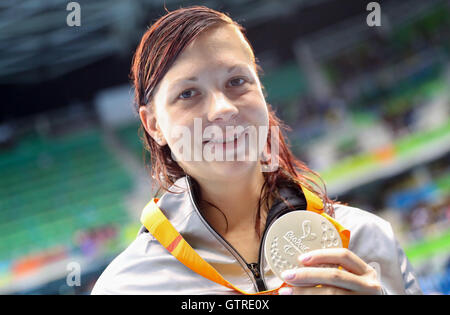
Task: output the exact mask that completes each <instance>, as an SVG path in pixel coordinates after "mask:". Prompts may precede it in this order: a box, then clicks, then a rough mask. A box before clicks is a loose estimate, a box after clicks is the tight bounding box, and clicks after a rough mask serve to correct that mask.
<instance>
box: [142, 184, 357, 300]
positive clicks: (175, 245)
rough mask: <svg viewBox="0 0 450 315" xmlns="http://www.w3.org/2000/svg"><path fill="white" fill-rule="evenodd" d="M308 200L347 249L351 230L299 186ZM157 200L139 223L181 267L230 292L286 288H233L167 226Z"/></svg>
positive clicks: (146, 210)
mask: <svg viewBox="0 0 450 315" xmlns="http://www.w3.org/2000/svg"><path fill="white" fill-rule="evenodd" d="M302 189H303V192H304V194H305V197H306V200H307V209H306V210H309V211H314V212H316V213H319V214H320V215H322V216H324V217H325V218H327V220H329V221H330V222H331V223H332V224H333V225H334V226H335V227H336V229H337V230H338V232H339V235H340V236H341V239H342V244H343V246H344V247H346V248H347V247H348V242H349V240H350V231H348V230H346V229H345V228H344V227H343V226H341V225H340V224H339V223H338V222H336V221H335V220H334V219H333V218H331V217H330V216H328V215H327V214H325V213H324V212H323V210H322V209H323V204H322V201H321V200H320V198H318V197H317V196H316V195H315V194H313V193H311V192H310V191H309V190H307V189H305V188H304V187H302ZM157 202H158V199H157V198H153V199H152V200H151V201H150V202H149V203H148V204H147V205H146V206H145V208H144V210H143V211H142V215H141V223H142V224H143V225H144V226H145V227H146V228H147V230H148V231H149V232H150V233H151V234H152V235H153V236H154V237H155V238H156V239H157V240H158V242H159V243H160V244H161V245H162V246H164V247H165V248H166V249H167V250H168V251H169V252H170V253H171V254H172V255H173V256H174V257H175V258H176V259H178V260H179V261H180V262H181V263H182V264H184V265H185V266H186V267H188V268H189V269H191V270H192V271H194V272H196V273H198V274H199V275H201V276H203V277H205V278H207V279H209V280H211V281H214V282H215V283H218V284H220V285H223V286H225V287H227V288H229V289H232V290H235V291H237V292H239V293H241V294H245V295H262V294H278V290H279V289H281V288H282V287H285V286H287V284H286V283H283V284H282V285H281V286H280V287H278V288H276V289H272V290H267V291H262V292H257V293H247V292H245V291H242V290H241V289H239V288H237V287H235V286H234V285H233V284H231V283H230V282H228V281H227V280H225V278H223V277H222V275H221V274H220V273H219V272H218V271H217V270H216V269H214V267H213V266H211V265H210V264H209V263H208V262H206V261H205V260H204V259H203V258H202V257H201V256H200V255H199V254H197V252H196V251H195V250H194V249H193V248H192V247H191V246H190V245H189V244H188V243H187V242H186V241H185V239H184V238H183V237H182V236H181V234H180V233H179V232H178V231H177V230H176V229H175V227H174V226H173V225H172V223H170V221H169V219H167V217H166V216H165V215H164V214H163V212H162V211H161V210H160V209H159V207H158V206H157V205H156V203H157Z"/></svg>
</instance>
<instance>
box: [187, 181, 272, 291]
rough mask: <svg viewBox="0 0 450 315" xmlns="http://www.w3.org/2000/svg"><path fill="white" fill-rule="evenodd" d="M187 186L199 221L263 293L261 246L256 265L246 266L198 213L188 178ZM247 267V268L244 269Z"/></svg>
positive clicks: (237, 254) (229, 245) (239, 256)
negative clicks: (249, 272) (249, 274)
mask: <svg viewBox="0 0 450 315" xmlns="http://www.w3.org/2000/svg"><path fill="white" fill-rule="evenodd" d="M187 184H188V188H189V196H190V198H191V202H192V204H193V205H194V208H195V210H196V211H197V213H198V215H199V217H200V219H201V220H202V222H203V224H204V225H205V226H206V228H207V229H208V230H209V231H210V232H211V233H212V234H214V236H215V237H216V238H217V239H218V240H219V241H220V242H221V243H222V245H224V246H225V247H226V248H227V249H228V250H229V251H230V252H231V254H232V255H233V256H234V258H236V260H237V261H238V262H239V264H240V265H241V266H242V267H244V270H245V269H248V270H250V271H251V274H252V275H253V277H250V279H251V280H252V282H253V285H254V286H255V289H256V290H257V291H258V292H260V291H265V290H266V285H265V283H264V280H263V279H262V277H261V270H260V262H259V260H260V259H259V258H260V257H261V247H262V245H261V244H260V246H259V255H258V256H259V258H258V263H252V264H248V263H247V262H246V261H245V259H244V257H242V256H241V254H239V252H238V251H237V250H236V249H235V248H234V247H233V246H232V245H231V244H230V243H228V241H227V240H226V239H224V238H223V237H222V236H221V235H220V234H219V233H217V232H216V231H215V230H214V228H213V227H212V226H210V225H209V224H208V222H206V221H205V219H204V218H203V215H202V214H201V213H200V211H199V210H198V207H197V204H196V203H195V201H194V198H193V196H192V186H191V183H190V180H189V178H187ZM245 267H247V268H245Z"/></svg>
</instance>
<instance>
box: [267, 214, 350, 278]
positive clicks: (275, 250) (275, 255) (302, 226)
mask: <svg viewBox="0 0 450 315" xmlns="http://www.w3.org/2000/svg"><path fill="white" fill-rule="evenodd" d="M339 247H342V240H341V238H340V236H339V233H338V231H337V230H336V228H335V227H334V225H333V224H331V222H329V221H328V220H327V219H326V218H325V217H323V216H321V215H319V214H317V213H314V212H310V211H292V212H289V213H287V214H285V215H283V216H282V217H280V218H278V219H277V220H276V221H275V222H274V223H273V224H272V225H271V226H270V228H269V230H268V232H267V235H266V238H265V242H264V252H265V257H266V261H267V263H268V264H269V266H270V268H271V269H272V271H273V272H274V273H275V274H276V275H277V276H278V277H279V278H280V279H282V277H281V274H282V273H283V271H285V270H288V269H294V268H296V267H298V266H299V263H298V261H297V258H298V256H300V255H301V254H304V253H307V252H309V251H311V250H315V249H320V248H339Z"/></svg>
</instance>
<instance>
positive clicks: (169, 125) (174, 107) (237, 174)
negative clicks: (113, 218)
mask: <svg viewBox="0 0 450 315" xmlns="http://www.w3.org/2000/svg"><path fill="white" fill-rule="evenodd" d="M243 31H244V30H243V28H242V27H241V26H240V25H238V24H237V23H235V22H234V21H233V20H231V19H230V18H229V17H228V16H227V15H225V14H223V13H220V12H217V11H214V10H211V9H208V8H206V7H200V6H195V7H189V8H183V9H178V10H176V11H173V12H170V13H168V14H166V15H165V16H163V17H161V18H160V19H159V20H158V21H156V22H155V23H154V24H153V26H152V27H151V28H150V29H148V30H147V32H146V33H145V34H144V35H143V37H142V40H141V43H140V45H139V46H138V48H137V51H136V53H135V56H134V60H133V66H132V77H133V81H134V86H135V98H136V103H137V110H138V113H139V116H140V119H141V122H142V126H143V129H144V137H143V138H144V142H145V144H146V149H147V150H148V151H149V152H150V154H151V160H152V161H151V162H152V163H151V165H152V173H153V178H154V179H155V180H156V181H157V182H158V183H159V185H160V187H161V188H163V189H164V190H165V191H166V192H165V194H164V195H163V196H162V197H161V198H160V199H159V201H157V203H156V205H155V204H153V205H152V209H156V208H158V209H160V210H161V211H162V213H163V214H164V215H165V216H166V217H167V219H168V220H169V222H170V223H171V225H172V226H173V227H174V231H175V232H179V233H180V234H179V235H181V236H177V238H176V244H175V245H174V242H172V244H171V245H170V246H172V245H174V247H175V246H178V242H179V241H180V238H182V239H183V240H185V241H186V242H187V243H189V244H190V246H192V248H193V250H194V251H195V252H196V254H198V255H199V257H201V258H199V259H200V260H204V261H205V264H206V265H207V267H208V268H209V266H212V267H213V268H214V270H216V271H217V272H218V274H220V275H221V276H222V277H223V278H224V279H226V281H228V282H229V283H232V284H233V285H234V287H232V286H226V285H220V284H218V283H215V282H213V281H211V280H210V279H207V278H205V277H204V276H203V275H202V274H201V273H202V272H203V271H202V270H201V269H202V268H198V270H193V268H190V267H189V265H187V266H186V265H184V264H183V263H181V262H180V261H178V260H177V258H176V257H175V256H174V255H173V253H172V252H171V250H173V248H171V249H170V250H169V251H168V247H170V246H166V248H165V247H164V246H163V245H162V244H161V242H160V240H159V239H156V238H155V235H154V233H153V234H152V233H149V232H148V230H150V228H148V229H147V228H146V227H142V228H141V230H140V232H139V234H138V237H137V238H136V240H135V241H134V242H133V243H132V244H131V245H130V246H129V247H128V248H127V249H126V250H125V251H124V252H123V253H122V254H120V255H119V256H118V257H117V258H116V259H114V261H113V262H112V263H111V264H110V265H109V266H108V267H107V269H106V270H105V271H104V272H103V274H102V275H101V277H100V278H99V280H98V281H97V283H96V285H95V287H94V290H93V292H92V293H93V294H232V293H238V292H242V291H244V292H248V293H255V292H259V291H265V290H274V289H277V288H279V287H280V284H282V283H283V281H282V280H280V279H279V278H278V277H276V276H275V275H274V274H273V273H272V272H271V270H270V268H269V267H268V266H264V257H263V253H262V251H261V250H260V247H261V246H260V245H261V240H262V238H263V236H264V233H265V232H266V231H267V227H268V226H269V225H270V223H272V222H273V221H274V220H275V219H276V218H278V217H280V215H282V214H285V213H287V212H289V211H291V210H294V209H297V210H304V209H306V208H307V207H308V205H309V206H310V204H311V202H314V200H315V201H317V200H319V201H318V202H317V203H316V204H319V205H320V207H323V208H324V210H325V212H326V213H328V214H329V215H330V216H334V217H335V219H336V220H337V221H338V222H339V223H341V224H342V225H343V226H345V227H346V228H347V229H349V230H350V231H351V238H350V244H349V248H348V249H346V248H341V249H324V250H316V251H312V252H310V253H309V255H307V256H302V257H299V263H302V264H303V265H304V268H299V269H296V270H288V271H287V272H285V273H284V274H283V276H284V281H285V282H286V284H288V285H287V286H286V285H285V286H282V287H281V288H280V289H279V290H276V292H275V293H279V294H382V293H392V294H405V293H410V294H414V293H420V292H421V291H420V288H419V286H418V284H417V281H416V279H415V276H414V275H413V273H412V269H411V267H410V265H409V263H408V260H407V258H406V257H405V255H404V253H403V251H402V249H401V248H400V247H398V245H397V243H396V240H395V238H394V235H393V232H392V228H391V226H390V225H389V223H387V222H386V221H384V220H382V219H381V218H379V217H377V216H375V215H373V214H370V213H368V212H365V211H362V210H360V209H356V208H352V207H348V206H344V205H341V204H339V203H336V202H333V201H331V200H330V199H328V198H327V196H326V193H324V192H323V191H322V190H321V189H320V186H319V185H317V184H316V183H315V182H314V180H313V176H311V175H314V176H315V177H316V178H317V174H315V173H314V172H313V171H311V170H310V169H309V168H308V167H307V166H306V165H304V164H303V163H301V162H300V161H298V160H296V159H295V158H294V156H293V155H292V153H291V152H290V150H289V149H288V147H287V145H286V143H285V142H284V140H283V134H282V133H281V131H280V128H279V127H282V125H281V123H280V121H279V120H278V119H277V118H276V116H275V114H274V112H273V111H272V110H271V108H270V105H268V104H266V101H265V98H264V93H263V87H262V86H261V83H260V81H259V77H258V70H259V67H258V65H257V64H256V61H255V56H254V53H253V50H252V47H251V45H250V43H249V42H248V40H247V39H246V37H245V36H244V34H243ZM238 127H240V128H238ZM230 130H231V131H230ZM199 134H200V140H199V136H198V135H199ZM180 135H181V136H180ZM196 135H197V136H196ZM250 139H253V140H256V141H253V142H252V141H250ZM252 143H253V144H252ZM261 143H262V144H263V145H259V144H261ZM199 153H200V154H199ZM207 153H210V155H209V157H208V158H207V156H206V155H207ZM211 156H212V157H213V158H211ZM238 156H239V157H238ZM255 157H256V158H255ZM308 174H311V175H308ZM155 202H156V200H155ZM146 208H147V207H146ZM164 224H165V223H164ZM167 229H168V228H167ZM175 232H174V233H175ZM369 263H371V265H369ZM324 264H331V265H339V266H341V267H340V268H339V269H337V268H327V267H323V265H324ZM318 266H322V267H321V268H317V267H318ZM375 267H377V268H375ZM376 269H378V270H376ZM233 288H239V289H240V290H242V291H239V290H234V289H233Z"/></svg>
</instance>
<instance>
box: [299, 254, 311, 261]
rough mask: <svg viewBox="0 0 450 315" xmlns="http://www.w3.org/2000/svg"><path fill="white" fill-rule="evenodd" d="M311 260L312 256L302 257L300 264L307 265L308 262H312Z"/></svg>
mask: <svg viewBox="0 0 450 315" xmlns="http://www.w3.org/2000/svg"><path fill="white" fill-rule="evenodd" d="M311 258H312V256H310V255H306V256H300V262H302V263H306V262H308V261H310V260H311Z"/></svg>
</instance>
